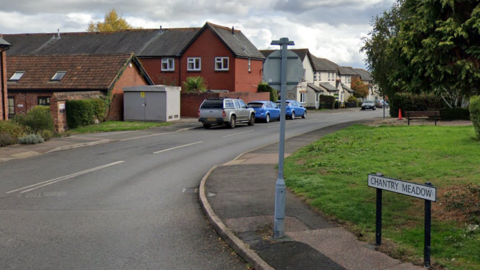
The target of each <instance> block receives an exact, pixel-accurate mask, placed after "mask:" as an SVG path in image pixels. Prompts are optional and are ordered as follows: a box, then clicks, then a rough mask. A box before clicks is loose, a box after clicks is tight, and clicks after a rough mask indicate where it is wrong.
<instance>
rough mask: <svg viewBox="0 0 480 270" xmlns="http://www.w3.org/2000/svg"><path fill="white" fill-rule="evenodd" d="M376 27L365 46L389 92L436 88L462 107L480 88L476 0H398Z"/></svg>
mask: <svg viewBox="0 0 480 270" xmlns="http://www.w3.org/2000/svg"><path fill="white" fill-rule="evenodd" d="M373 27H374V30H373V31H372V32H371V33H370V37H369V38H366V39H364V44H365V45H364V47H363V48H362V50H363V51H365V52H366V55H367V59H366V60H367V63H368V67H369V69H370V70H371V72H372V76H373V77H374V81H376V82H377V83H378V84H379V86H380V87H381V88H382V89H383V90H384V92H383V93H384V94H387V95H392V94H393V93H394V92H411V93H422V92H423V93H435V94H437V95H439V96H441V97H443V99H444V100H445V101H446V103H447V104H449V105H450V106H451V107H457V106H465V105H466V104H468V103H467V102H465V101H466V100H468V99H469V98H470V96H472V95H475V94H477V93H479V89H478V85H479V83H480V61H479V59H480V31H479V30H480V3H479V2H478V1H477V0H424V1H417V0H399V1H398V2H397V4H396V5H395V6H394V7H393V8H392V9H391V10H390V11H389V12H385V13H384V14H383V16H381V17H377V18H375V20H374V22H373Z"/></svg>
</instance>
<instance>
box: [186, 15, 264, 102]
mask: <svg viewBox="0 0 480 270" xmlns="http://www.w3.org/2000/svg"><path fill="white" fill-rule="evenodd" d="M264 59H265V57H264V56H263V54H261V53H260V51H258V50H257V48H256V47H255V46H254V45H253V44H252V43H251V42H250V41H249V40H248V38H247V37H245V36H244V35H243V33H242V32H241V31H239V30H234V28H227V27H223V26H219V25H215V24H212V23H209V22H207V23H206V24H205V25H204V26H203V27H202V29H201V30H200V31H199V32H198V33H197V35H196V36H195V37H194V38H193V39H192V40H191V42H190V43H189V44H188V45H187V47H186V48H185V50H184V51H183V52H182V58H181V81H185V80H186V78H187V77H189V76H202V77H204V78H205V79H206V81H207V85H208V89H211V90H228V91H229V92H251V93H256V92H257V85H258V84H259V83H260V82H261V81H262V65H263V60H264Z"/></svg>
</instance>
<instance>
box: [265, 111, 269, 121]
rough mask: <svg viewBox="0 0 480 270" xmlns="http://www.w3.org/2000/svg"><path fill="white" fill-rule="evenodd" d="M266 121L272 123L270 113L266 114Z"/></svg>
mask: <svg viewBox="0 0 480 270" xmlns="http://www.w3.org/2000/svg"><path fill="white" fill-rule="evenodd" d="M265 123H270V114H268V113H267V115H265Z"/></svg>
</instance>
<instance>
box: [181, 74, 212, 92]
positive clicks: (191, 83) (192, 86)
mask: <svg viewBox="0 0 480 270" xmlns="http://www.w3.org/2000/svg"><path fill="white" fill-rule="evenodd" d="M206 83H207V81H206V80H205V78H203V77H202V76H196V77H187V80H186V81H184V82H183V87H184V88H183V90H184V91H185V92H187V93H191V94H200V93H203V92H205V91H207V85H206Z"/></svg>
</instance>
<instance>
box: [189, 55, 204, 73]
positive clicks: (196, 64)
mask: <svg viewBox="0 0 480 270" xmlns="http://www.w3.org/2000/svg"><path fill="white" fill-rule="evenodd" d="M201 65H202V59H201V58H200V57H189V58H187V70H188V71H200V70H201Z"/></svg>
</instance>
